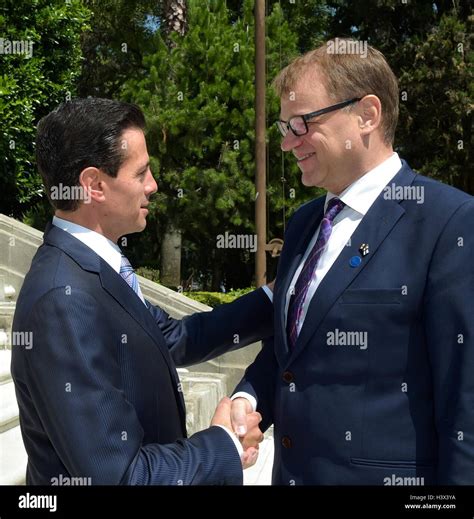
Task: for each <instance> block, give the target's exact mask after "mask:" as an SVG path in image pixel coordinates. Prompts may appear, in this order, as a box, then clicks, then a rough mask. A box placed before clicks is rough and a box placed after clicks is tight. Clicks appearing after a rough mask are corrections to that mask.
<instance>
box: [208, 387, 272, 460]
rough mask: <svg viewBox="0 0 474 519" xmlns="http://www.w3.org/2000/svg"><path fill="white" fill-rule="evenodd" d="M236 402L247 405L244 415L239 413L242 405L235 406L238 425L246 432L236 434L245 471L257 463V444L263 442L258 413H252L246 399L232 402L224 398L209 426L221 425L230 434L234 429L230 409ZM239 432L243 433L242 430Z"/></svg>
mask: <svg viewBox="0 0 474 519" xmlns="http://www.w3.org/2000/svg"><path fill="white" fill-rule="evenodd" d="M236 400H244V401H245V402H247V403H248V405H249V408H248V411H249V412H248V413H245V414H242V413H241V411H240V407H241V406H242V404H237V407H236V408H235V409H238V411H237V415H238V420H239V423H241V424H242V426H243V428H244V429H245V431H246V432H245V433H243V434H237V436H238V437H239V440H240V442H241V444H242V447H243V449H244V453H243V454H242V457H241V461H242V467H243V468H244V469H246V468H248V467H251V466H252V465H254V464H255V462H256V461H257V457H258V444H259V443H260V442H261V441H262V440H263V433H262V431H260V429H259V427H258V424H259V423H260V422H261V420H262V416H261V415H260V413H257V412H254V411H252V406H251V405H250V403H249V402H248V400H247V399H246V398H236V399H235V400H234V401H232V400H231V399H230V398H227V397H225V398H223V399H222V400H221V401H220V402H219V404H218V406H217V408H216V411H215V413H214V416H213V418H212V421H211V425H222V426H224V427H225V428H226V429H228V430H229V431H230V432H233V431H234V430H235V427H233V419H231V409H234V402H235V401H236ZM232 413H233V411H232ZM240 430H241V431H243V429H242V428H241V429H240Z"/></svg>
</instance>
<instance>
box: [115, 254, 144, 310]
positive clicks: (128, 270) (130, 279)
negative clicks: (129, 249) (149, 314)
mask: <svg viewBox="0 0 474 519" xmlns="http://www.w3.org/2000/svg"><path fill="white" fill-rule="evenodd" d="M120 275H121V276H122V277H123V279H125V281H126V282H127V285H128V286H129V287H130V288H131V289H132V290H133V291H134V292H135V294H137V296H138V297H139V298H140V299H141V300H142V302H143V304H146V303H145V298H144V297H143V294H142V291H141V290H140V285H139V284H138V278H137V275H136V274H135V271H134V270H133V267H132V265H130V262H129V261H128V259H127V258H126V257H125V256H124V255H123V254H122V259H121V262H120Z"/></svg>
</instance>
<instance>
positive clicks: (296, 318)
mask: <svg viewBox="0 0 474 519" xmlns="http://www.w3.org/2000/svg"><path fill="white" fill-rule="evenodd" d="M344 205H345V204H344V202H343V201H342V200H339V198H337V197H335V198H331V200H329V202H328V206H327V209H326V212H325V214H324V216H323V219H322V220H321V226H320V228H319V234H318V237H317V239H316V243H315V244H314V246H313V248H312V250H311V252H310V254H309V256H308V257H307V258H306V261H305V263H304V266H303V269H302V270H301V272H300V275H299V276H298V279H297V281H296V284H295V289H294V292H293V295H292V296H291V299H290V304H289V306H288V319H287V331H288V340H289V345H290V350H293V349H294V347H295V344H296V340H297V339H298V328H299V326H298V325H299V322H300V321H301V317H302V314H303V306H304V302H305V299H306V294H307V293H308V288H309V286H310V284H311V279H312V278H313V275H314V272H315V270H316V266H317V264H318V261H319V258H320V256H321V254H322V252H323V251H324V249H325V247H326V245H327V242H328V240H329V237H330V236H331V232H332V222H333V220H334V218H335V217H336V215H337V214H338V213H339V211H341V209H343V207H344Z"/></svg>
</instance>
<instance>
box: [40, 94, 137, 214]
mask: <svg viewBox="0 0 474 519" xmlns="http://www.w3.org/2000/svg"><path fill="white" fill-rule="evenodd" d="M129 128H139V129H141V130H144V128H145V117H144V116H143V113H142V111H141V110H140V108H138V106H135V105H133V104H130V103H124V102H122V101H113V100H111V99H99V98H97V97H95V98H94V97H89V98H87V99H74V100H72V101H68V102H65V103H62V104H61V105H59V106H58V108H56V109H55V110H54V111H52V112H51V113H50V114H48V115H47V116H45V117H43V118H42V119H41V120H40V122H39V123H38V128H37V133H36V163H37V165H38V169H39V172H40V173H41V177H42V178H43V182H44V185H45V188H46V193H47V195H48V198H49V201H50V202H51V205H52V206H53V207H54V208H55V209H62V210H64V211H74V210H75V209H77V207H78V206H79V203H80V202H79V200H77V199H75V200H64V199H57V197H54V199H53V198H52V197H51V188H52V187H53V186H59V184H62V186H68V187H73V186H78V185H79V175H80V173H81V171H82V170H83V169H85V168H87V167H90V166H93V167H96V168H98V169H101V170H102V171H104V172H105V173H107V175H110V176H111V177H116V176H117V173H118V171H119V169H120V166H121V165H122V163H123V162H124V160H125V157H126V151H125V149H124V147H123V146H122V145H121V142H120V137H121V135H122V134H123V132H124V130H127V129H129Z"/></svg>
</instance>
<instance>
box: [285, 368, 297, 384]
mask: <svg viewBox="0 0 474 519" xmlns="http://www.w3.org/2000/svg"><path fill="white" fill-rule="evenodd" d="M294 378H295V377H294V376H293V373H292V372H291V371H285V372H284V373H283V380H284V381H285V382H286V383H287V384H289V383H290V382H293V380H294Z"/></svg>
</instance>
